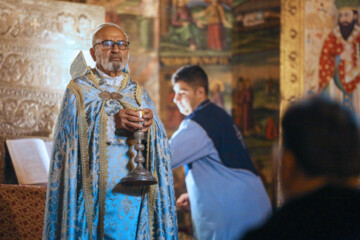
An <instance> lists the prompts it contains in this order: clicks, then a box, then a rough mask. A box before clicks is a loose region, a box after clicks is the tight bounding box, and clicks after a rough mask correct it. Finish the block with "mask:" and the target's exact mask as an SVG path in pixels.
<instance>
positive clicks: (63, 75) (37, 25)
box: [0, 0, 104, 183]
mask: <svg viewBox="0 0 360 240" xmlns="http://www.w3.org/2000/svg"><path fill="white" fill-rule="evenodd" d="M0 9H1V14H0V98H1V100H0V116H1V117H0V143H1V148H0V183H3V182H5V181H7V180H9V181H11V180H10V179H5V173H9V174H10V173H11V171H8V172H6V170H8V169H5V142H4V140H5V139H6V138H17V137H24V136H41V137H49V136H50V135H51V133H52V131H53V127H54V124H55V121H56V117H57V114H58V111H59V107H60V103H61V99H62V94H63V91H64V89H65V87H66V85H67V84H68V82H69V81H70V79H71V77H70V73H69V69H70V64H71V62H72V60H73V59H74V58H75V56H76V55H77V54H78V52H79V50H83V49H87V48H89V47H90V46H91V43H90V33H91V31H92V30H93V29H94V28H95V27H96V25H97V24H98V23H100V22H102V21H103V19H104V10H103V8H101V7H97V6H88V5H83V4H75V3H64V2H55V1H26V0H0ZM7 166H8V165H7ZM8 177H9V178H11V176H8Z"/></svg>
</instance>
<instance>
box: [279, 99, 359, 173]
mask: <svg viewBox="0 0 360 240" xmlns="http://www.w3.org/2000/svg"><path fill="white" fill-rule="evenodd" d="M282 130H283V133H282V136H283V145H284V147H285V148H286V149H288V150H290V151H291V152H292V153H293V154H294V156H295V159H296V162H297V164H298V166H299V167H300V168H302V170H303V172H304V173H305V174H306V175H308V176H327V177H334V178H335V179H336V178H347V177H351V176H356V175H359V174H360V150H359V145H360V138H359V128H358V123H357V120H356V118H355V116H354V115H353V113H352V112H351V111H350V110H348V109H347V108H345V107H343V106H341V105H340V104H339V103H337V102H334V101H332V100H330V99H327V98H322V97H314V98H311V99H308V100H305V101H302V102H300V103H296V104H294V105H293V106H291V107H290V108H289V109H288V110H287V111H286V113H285V115H284V117H283V119H282Z"/></svg>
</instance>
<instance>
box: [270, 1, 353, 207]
mask: <svg viewBox="0 0 360 240" xmlns="http://www.w3.org/2000/svg"><path fill="white" fill-rule="evenodd" d="M336 3H337V4H339V5H338V6H336ZM353 3H355V4H356V1H336V0H319V1H311V0H305V1H302V0H293V1H285V0H282V6H283V9H282V14H281V22H282V23H281V26H282V34H281V108H280V111H281V115H282V114H283V112H284V111H285V110H286V108H287V107H288V106H289V105H290V104H291V103H292V102H294V101H296V100H299V99H301V98H304V97H308V96H312V95H317V94H321V95H325V96H330V97H331V98H333V99H336V100H338V101H339V102H341V103H343V105H344V106H347V107H349V108H350V109H351V110H352V111H354V113H355V115H357V116H358V117H359V116H360V110H359V107H358V106H359V105H360V99H359V97H358V96H359V93H358V92H359V89H358V87H357V84H358V83H354V90H351V91H350V93H349V94H344V93H343V92H342V91H340V90H339V89H340V88H341V86H343V85H342V83H340V84H339V82H337V83H336V84H337V86H336V85H335V84H334V83H335V81H334V76H333V75H332V74H331V73H330V71H332V70H334V68H333V67H332V66H331V65H329V64H328V63H326V61H324V62H323V63H322V62H321V61H320V59H321V56H322V52H323V54H324V53H327V52H328V51H329V49H336V48H335V47H334V45H335V43H334V42H331V43H330V44H329V45H326V44H325V40H326V39H327V37H328V36H329V34H330V33H335V35H336V36H337V39H338V42H340V43H341V44H342V46H343V47H344V49H345V51H341V50H340V51H339V52H338V54H336V55H337V59H338V61H339V63H340V61H342V60H343V59H345V60H346V61H347V63H346V64H347V66H348V67H347V68H346V69H345V71H344V76H345V78H347V80H346V81H347V82H351V81H353V80H354V79H356V78H359V79H360V71H359V63H360V61H359V59H360V58H359V56H360V55H359V47H358V46H359V43H358V40H357V42H355V41H354V39H355V38H358V37H359V31H358V30H357V28H358V27H359V19H357V21H356V22H355V26H354V29H353V30H351V31H350V35H349V37H348V40H346V41H345V40H344V36H342V35H341V33H340V31H339V24H338V15H339V11H338V10H339V9H338V8H341V6H344V7H346V6H349V5H348V4H353ZM353 7H354V9H357V10H358V11H359V10H360V5H359V4H358V5H354V6H353ZM336 32H337V33H336ZM353 46H355V48H352V47H353ZM325 55H326V54H324V55H323V57H324V59H326V58H327V57H325ZM347 55H348V56H352V58H351V57H350V58H348V57H347ZM334 60H335V58H333V59H332V61H334ZM349 63H352V64H349ZM321 69H322V70H324V71H323V73H322V72H321ZM339 73H340V74H342V73H341V71H339ZM321 76H322V79H323V81H324V80H325V81H326V84H325V87H324V86H321V84H320V82H321ZM339 86H340V87H339ZM277 188H278V192H279V194H278V196H279V197H278V204H281V203H282V201H283V198H282V195H281V183H278V184H277Z"/></svg>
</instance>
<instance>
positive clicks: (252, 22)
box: [232, 0, 280, 201]
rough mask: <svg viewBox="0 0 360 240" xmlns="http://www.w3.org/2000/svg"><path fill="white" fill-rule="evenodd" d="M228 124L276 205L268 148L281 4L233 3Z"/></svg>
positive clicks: (273, 132) (274, 118) (274, 114)
mask: <svg viewBox="0 0 360 240" xmlns="http://www.w3.org/2000/svg"><path fill="white" fill-rule="evenodd" d="M233 14H234V22H233V34H232V46H233V48H232V50H233V57H232V77H233V81H232V86H233V108H232V113H233V118H234V120H235V123H236V124H237V126H238V127H239V128H240V130H241V131H242V133H243V137H244V140H245V142H246V144H247V147H248V148H249V152H250V154H251V157H252V160H253V162H254V164H255V166H256V168H257V169H258V171H259V173H260V177H261V179H262V180H263V183H264V185H265V187H266V189H267V191H268V194H269V195H270V197H271V198H272V200H273V201H275V197H274V187H273V180H274V176H273V175H274V171H273V167H272V165H273V164H272V159H271V151H272V146H273V144H274V143H275V141H276V140H277V139H278V135H279V128H278V126H279V103H280V91H279V90H280V86H279V81H280V68H279V65H280V49H279V48H280V1H279V0H271V1H269V0H265V1H251V0H250V1H246V0H245V1H244V0H242V1H240V0H237V1H234V2H233Z"/></svg>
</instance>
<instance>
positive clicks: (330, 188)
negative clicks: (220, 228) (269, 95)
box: [240, 97, 360, 240]
mask: <svg viewBox="0 0 360 240" xmlns="http://www.w3.org/2000/svg"><path fill="white" fill-rule="evenodd" d="M282 130H283V133H282V134H283V135H282V137H283V145H282V149H283V150H281V151H280V155H279V157H280V160H281V165H280V178H281V184H282V186H283V192H284V195H285V199H286V202H285V204H284V205H283V206H282V207H281V208H280V209H279V210H278V211H277V212H276V213H274V215H273V216H272V217H271V218H270V219H269V220H268V221H267V222H266V223H265V224H264V225H263V226H261V227H260V228H258V229H256V230H253V231H251V232H249V233H248V234H247V235H246V236H245V237H244V238H241V237H240V239H243V240H252V239H256V240H258V239H280V240H281V239H284V240H285V239H286V240H288V239H291V240H296V239H299V240H300V239H301V240H303V239H327V240H329V239H334V240H335V239H342V240H355V239H360V193H359V190H358V182H359V177H358V176H359V175H360V148H359V144H360V139H359V127H358V123H357V120H356V119H355V117H354V116H353V114H352V112H350V111H349V110H348V109H345V108H343V107H342V106H340V105H339V104H338V103H336V102H333V101H331V100H329V99H325V98H319V97H315V98H312V99H308V100H305V101H302V102H299V103H296V104H294V105H293V106H291V107H290V108H289V109H288V110H287V111H286V113H285V115H284V117H283V120H282Z"/></svg>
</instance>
